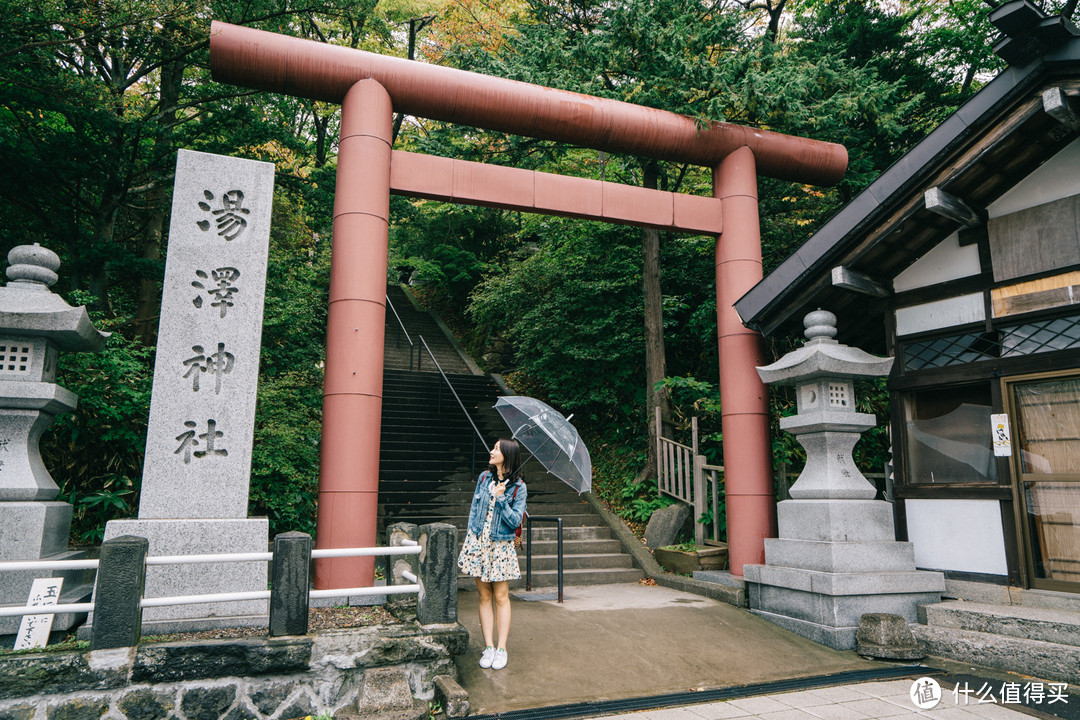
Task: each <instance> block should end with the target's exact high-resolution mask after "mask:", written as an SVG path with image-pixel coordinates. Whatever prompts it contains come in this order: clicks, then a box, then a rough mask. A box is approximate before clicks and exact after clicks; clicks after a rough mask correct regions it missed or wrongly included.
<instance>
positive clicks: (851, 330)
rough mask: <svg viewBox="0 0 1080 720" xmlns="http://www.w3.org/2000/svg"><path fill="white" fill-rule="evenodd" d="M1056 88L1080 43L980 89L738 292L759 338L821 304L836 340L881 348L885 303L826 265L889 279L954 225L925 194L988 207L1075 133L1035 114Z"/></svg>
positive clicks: (1076, 80) (1067, 84) (792, 325)
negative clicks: (939, 192) (838, 280)
mask: <svg viewBox="0 0 1080 720" xmlns="http://www.w3.org/2000/svg"><path fill="white" fill-rule="evenodd" d="M1055 85H1056V86H1059V87H1062V88H1063V89H1065V90H1066V92H1068V93H1070V94H1071V95H1074V96H1075V95H1076V94H1077V92H1078V91H1080V38H1073V39H1070V40H1068V41H1066V42H1064V43H1061V44H1059V45H1057V47H1055V48H1054V49H1053V50H1052V51H1050V52H1048V53H1047V54H1045V55H1043V56H1041V57H1040V58H1039V59H1037V60H1035V61H1033V62H1030V63H1028V64H1027V65H1024V66H1019V67H1009V68H1007V69H1006V70H1004V71H1003V72H1002V73H1001V74H1000V75H998V76H997V77H996V78H995V79H994V80H992V81H991V82H990V83H988V84H987V85H986V86H985V87H984V88H983V89H982V90H980V91H979V92H978V93H977V94H976V95H975V96H973V97H972V98H971V99H970V100H969V101H968V102H966V103H965V104H964V105H963V106H962V107H961V108H960V109H959V110H957V111H956V112H955V113H953V114H952V115H951V116H949V117H948V118H947V119H946V120H945V121H944V122H943V123H942V124H941V125H939V126H938V127H937V128H936V129H935V130H934V131H933V132H931V133H930V134H929V135H927V136H926V137H925V138H924V139H923V140H922V141H921V142H919V143H918V144H917V145H916V146H915V147H914V148H912V150H911V151H910V152H908V153H907V154H906V155H904V156H903V157H901V158H900V159H899V160H898V161H897V162H896V163H895V164H893V165H892V166H891V167H890V168H889V169H888V170H886V171H885V172H884V173H882V175H881V176H880V177H878V178H877V179H876V180H875V181H874V182H873V183H871V184H870V185H869V186H868V187H867V188H866V189H865V190H863V191H862V192H861V193H860V194H859V195H858V196H856V197H855V199H854V200H852V201H851V202H850V203H848V204H847V205H845V206H844V207H843V208H841V209H840V211H839V212H837V213H836V215H834V216H833V217H832V218H831V219H830V220H829V221H828V222H826V223H825V225H824V226H823V227H822V228H821V229H820V230H819V231H818V232H817V233H815V234H814V235H813V236H811V237H810V239H809V240H807V241H806V242H805V243H804V244H803V245H802V246H801V247H800V248H799V249H798V250H796V251H795V252H794V253H793V254H792V255H791V256H790V257H788V258H787V259H786V260H785V261H784V262H783V263H781V264H780V265H779V266H778V267H777V268H776V269H775V270H774V271H773V272H771V273H770V274H769V275H768V276H767V277H765V278H764V279H763V280H762V281H761V282H759V283H758V284H757V285H755V286H754V287H753V288H752V289H751V290H750V291H749V292H747V293H746V294H745V295H743V297H742V298H740V299H739V301H738V302H737V303H736V304H735V309H736V310H737V311H738V313H739V315H740V317H742V319H743V320H744V322H746V324H747V325H748V326H750V327H753V328H756V329H758V330H761V331H762V332H763V333H765V334H773V333H778V332H800V333H801V329H802V323H801V320H802V317H803V315H805V314H806V313H807V312H809V311H810V310H812V309H814V308H816V307H821V308H824V309H827V310H831V311H832V312H834V313H836V315H837V316H838V318H839V319H840V323H839V326H840V328H839V329H840V336H839V339H841V340H842V341H844V342H850V343H852V344H855V345H858V346H860V347H864V348H867V349H873V350H877V351H880V350H881V349H882V348H883V344H884V341H885V334H886V333H885V327H884V312H885V301H884V300H881V299H875V298H871V297H869V296H867V295H862V294H858V293H855V292H852V291H850V290H845V289H842V288H837V287H834V286H833V285H832V284H831V270H832V268H834V267H836V266H838V265H844V266H847V267H848V268H851V269H854V270H857V271H859V272H862V273H865V274H866V275H869V276H871V277H873V278H880V279H884V280H885V281H886V282H887V281H888V280H889V279H891V278H892V277H895V276H896V275H897V274H898V273H899V272H900V271H902V270H903V269H904V268H906V267H907V266H908V265H910V264H911V263H912V262H914V261H915V260H916V259H918V258H919V257H920V256H921V255H922V254H924V253H925V252H926V251H928V250H929V249H930V248H932V247H933V246H934V245H936V244H937V243H938V242H940V241H941V240H943V239H944V238H946V237H947V236H948V235H950V234H952V233H953V232H955V231H956V230H957V229H959V227H960V226H959V224H958V223H957V222H954V221H951V220H948V219H946V218H944V217H942V216H940V215H937V214H935V213H933V212H930V211H928V210H926V208H925V206H924V202H923V193H924V192H925V191H926V190H927V189H929V188H931V187H934V186H939V187H941V188H942V189H944V190H945V191H947V192H949V193H950V194H952V195H955V196H957V197H960V198H962V199H964V200H966V201H967V202H968V203H969V204H971V205H973V206H980V207H986V206H987V205H988V204H990V203H991V202H993V201H994V200H995V199H997V198H998V197H1000V196H1001V195H1002V194H1003V193H1004V192H1006V191H1007V190H1008V189H1009V188H1011V187H1013V186H1014V185H1015V184H1016V183H1018V182H1019V181H1020V180H1022V179H1023V178H1024V177H1026V176H1027V175H1029V174H1030V173H1031V172H1032V171H1034V170H1035V169H1036V168H1037V167H1038V166H1039V165H1041V164H1042V163H1043V162H1045V161H1046V160H1047V159H1049V158H1050V157H1052V156H1053V155H1054V154H1055V153H1057V152H1058V151H1059V150H1061V149H1062V148H1063V147H1065V145H1067V144H1068V143H1069V142H1071V141H1072V140H1074V139H1076V138H1077V137H1078V136H1080V131H1078V130H1077V129H1075V128H1074V129H1067V128H1066V127H1065V126H1063V125H1062V124H1060V123H1059V122H1057V121H1056V120H1054V119H1053V118H1051V117H1050V116H1049V115H1047V114H1046V112H1044V111H1043V110H1042V104H1041V92H1042V90H1043V89H1045V88H1048V87H1051V86H1055Z"/></svg>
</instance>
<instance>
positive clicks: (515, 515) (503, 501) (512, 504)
mask: <svg viewBox="0 0 1080 720" xmlns="http://www.w3.org/2000/svg"><path fill="white" fill-rule="evenodd" d="M490 482H491V473H490V472H488V471H487V470H485V471H484V472H482V473H480V477H479V478H478V479H477V481H476V492H474V493H473V499H472V507H471V508H469V530H472V531H473V533H475V534H476V535H477V536H479V535H480V532H481V531H482V530H483V529H484V518H485V517H486V516H487V506H488V503H489V502H490V501H491V491H490V490H488V484H489V483H490ZM515 488H517V494H516V495H515V494H514V489H515ZM528 494H529V492H528V490H526V489H525V482H524V481H522V480H518V481H517V482H516V483H510V484H508V485H507V486H506V492H505V493H504V494H503V495H502V496H501V497H497V498H495V509H494V510H492V518H491V539H492V540H493V541H495V540H513V539H514V531H515V530H517V529H518V526H520V525H521V520H522V518H524V517H525V498H526V497H527V496H528Z"/></svg>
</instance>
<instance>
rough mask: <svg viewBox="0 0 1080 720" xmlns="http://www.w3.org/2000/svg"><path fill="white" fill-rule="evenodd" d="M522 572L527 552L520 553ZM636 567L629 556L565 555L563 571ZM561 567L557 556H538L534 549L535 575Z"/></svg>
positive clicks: (604, 554) (533, 563) (598, 554)
mask: <svg viewBox="0 0 1080 720" xmlns="http://www.w3.org/2000/svg"><path fill="white" fill-rule="evenodd" d="M518 560H519V561H520V563H521V569H522V571H524V570H525V552H524V550H522V551H521V552H520V553H518ZM633 566H634V562H633V558H631V557H630V556H629V555H622V554H609V553H580V554H570V553H566V552H564V553H563V571H564V572H565V571H566V570H602V569H615V568H631V567H633ZM558 567H559V558H558V556H557V555H538V554H537V553H536V550H535V548H534V550H533V556H532V569H533V574H534V575H535V574H536V573H537V572H546V571H548V570H556V569H558Z"/></svg>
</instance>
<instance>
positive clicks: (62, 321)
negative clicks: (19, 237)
mask: <svg viewBox="0 0 1080 720" xmlns="http://www.w3.org/2000/svg"><path fill="white" fill-rule="evenodd" d="M59 269H60V258H59V257H58V256H57V254H56V253H54V252H53V251H52V250H49V249H48V248H44V247H42V246H41V245H39V244H37V243H34V244H33V245H19V246H17V247H14V248H12V249H11V251H10V252H9V253H8V268H7V277H8V283H7V285H6V286H5V287H0V334H3V335H16V336H23V337H26V336H32V337H44V338H46V339H48V340H51V341H52V342H54V343H56V345H57V346H59V347H60V348H61V349H63V350H73V351H93V352H96V351H99V350H101V349H102V348H103V347H105V339H106V338H107V337H109V333H104V332H101V331H100V330H98V329H97V328H96V327H94V324H93V323H92V322H91V321H90V317H89V315H87V312H86V307H85V306H81V305H80V306H79V307H71V306H70V305H68V304H67V303H66V302H65V301H64V299H63V298H62V297H60V296H59V295H57V294H56V293H54V292H53V291H52V290H50V289H49V288H50V287H51V286H52V285H53V284H54V283H55V282H56V281H57V279H58V276H57V274H56V271H57V270H59Z"/></svg>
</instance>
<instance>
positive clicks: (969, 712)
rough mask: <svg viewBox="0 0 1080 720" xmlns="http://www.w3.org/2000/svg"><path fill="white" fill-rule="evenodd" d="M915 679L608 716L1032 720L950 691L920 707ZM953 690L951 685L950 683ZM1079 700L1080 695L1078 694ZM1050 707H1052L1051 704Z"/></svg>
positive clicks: (654, 719)
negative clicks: (914, 695)
mask: <svg viewBox="0 0 1080 720" xmlns="http://www.w3.org/2000/svg"><path fill="white" fill-rule="evenodd" d="M911 686H912V679H910V678H905V679H902V680H889V681H886V682H871V683H862V684H858V685H841V686H838V687H826V688H819V689H816V690H802V691H799V692H791V693H783V694H779V695H765V696H756V697H746V698H738V699H735V700H727V701H724V702H714V703H706V704H703V705H689V706H686V707H681V708H674V709H670V710H653V711H649V712H641V713H632V714H629V715H608V716H604V719H605V720H614V719H615V718H618V719H619V720H623V719H626V720H631V719H632V720H729V719H730V720H735V719H738V718H745V719H746V720H751V719H752V718H753V719H760V720H867V719H869V718H889V719H890V720H893V719H894V720H903V719H904V718H920V719H923V720H926V719H929V720H975V719H976V718H985V719H989V720H1010V719H1011V718H1020V719H1022V720H1028V718H1029V717H1030V715H1029V714H1028V713H1026V712H1021V710H1020V709H1019V706H1009V705H1000V704H990V703H982V704H979V703H978V699H977V698H975V697H970V698H968V704H966V705H965V704H962V702H963V700H964V698H963V696H960V697H959V700H960V701H961V702H959V703H958V702H955V701H954V698H953V695H952V693H951V692H950V691H949V690H946V691H945V692H944V693H943V696H942V697H941V699H940V701H939V703H938V704H937V705H936V706H935V707H934V708H932V709H928V710H920V709H919V708H917V707H916V706H915V704H914V703H913V702H912V699H911V695H910V692H911ZM950 689H951V688H950ZM1074 702H1075V699H1074ZM1048 707H1049V706H1048Z"/></svg>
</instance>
